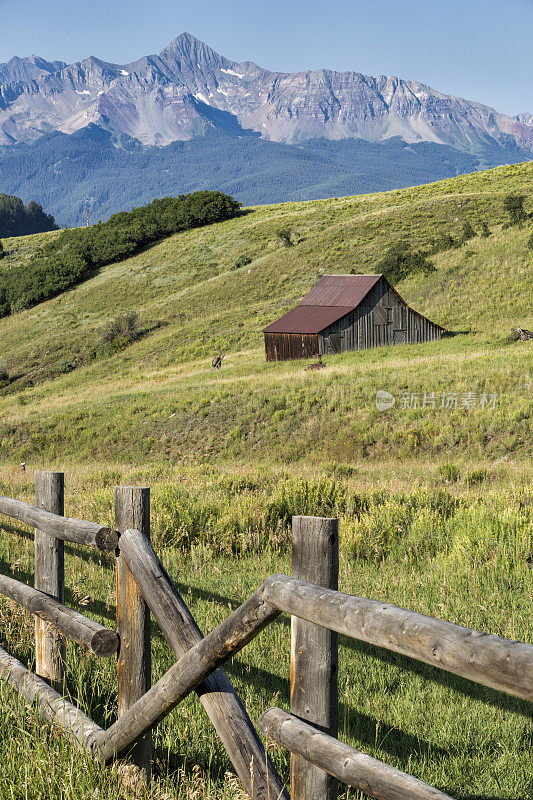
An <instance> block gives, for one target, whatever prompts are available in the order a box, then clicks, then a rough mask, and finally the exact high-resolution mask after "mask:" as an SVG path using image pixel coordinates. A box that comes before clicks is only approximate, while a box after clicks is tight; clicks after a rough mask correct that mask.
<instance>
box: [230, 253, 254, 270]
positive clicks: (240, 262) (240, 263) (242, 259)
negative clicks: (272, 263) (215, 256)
mask: <svg viewBox="0 0 533 800" xmlns="http://www.w3.org/2000/svg"><path fill="white" fill-rule="evenodd" d="M251 263H252V259H251V258H250V256H248V255H246V254H245V253H243V254H242V256H239V258H238V259H237V260H236V262H235V266H234V269H240V268H241V267H245V266H246V265H247V264H251Z"/></svg>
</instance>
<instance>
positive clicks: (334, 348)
mask: <svg viewBox="0 0 533 800" xmlns="http://www.w3.org/2000/svg"><path fill="white" fill-rule="evenodd" d="M329 346H330V350H331V352H332V353H340V352H341V350H342V347H341V335H340V333H330V335H329Z"/></svg>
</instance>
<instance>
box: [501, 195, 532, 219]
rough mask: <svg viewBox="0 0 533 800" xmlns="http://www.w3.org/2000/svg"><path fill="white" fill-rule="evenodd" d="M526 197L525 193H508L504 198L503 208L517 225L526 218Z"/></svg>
mask: <svg viewBox="0 0 533 800" xmlns="http://www.w3.org/2000/svg"><path fill="white" fill-rule="evenodd" d="M525 199H526V197H525V195H523V194H514V193H511V194H508V195H506V196H505V197H504V198H503V210H504V211H505V212H506V213H507V214H508V215H509V222H510V223H511V225H516V224H517V223H518V222H521V221H522V220H524V219H526V217H527V214H526V210H525V208H524V202H525Z"/></svg>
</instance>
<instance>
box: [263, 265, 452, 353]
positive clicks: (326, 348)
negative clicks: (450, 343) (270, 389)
mask: <svg viewBox="0 0 533 800" xmlns="http://www.w3.org/2000/svg"><path fill="white" fill-rule="evenodd" d="M443 330H444V329H443V328H441V327H440V325H436V324H435V323H434V322H431V321H430V320H429V319H426V317H423V316H422V314H419V313H418V311H413V309H412V308H409V306H408V305H407V303H406V302H405V300H403V299H402V298H401V297H400V295H399V294H398V292H397V291H396V289H394V288H393V287H392V286H391V284H390V283H389V282H388V280H387V279H386V278H385V276H384V275H324V276H323V277H322V278H321V279H320V280H319V281H318V283H317V284H316V285H315V286H313V288H312V289H311V291H310V292H309V293H308V294H306V296H305V297H304V298H303V300H302V301H301V302H300V303H299V305H297V306H296V308H294V309H293V310H292V311H289V313H288V314H285V315H284V316H283V317H280V318H279V319H278V320H276V321H275V322H273V323H272V324H271V325H269V326H268V327H267V328H265V329H264V330H263V333H264V334H265V350H266V358H267V361H287V360H288V359H291V358H310V357H312V356H318V355H325V354H327V353H342V352H344V351H345V350H362V349H364V348H367V347H380V346H382V345H388V344H406V343H408V342H409V343H410V342H429V341H431V340H433V339H440V338H441V336H442V333H443Z"/></svg>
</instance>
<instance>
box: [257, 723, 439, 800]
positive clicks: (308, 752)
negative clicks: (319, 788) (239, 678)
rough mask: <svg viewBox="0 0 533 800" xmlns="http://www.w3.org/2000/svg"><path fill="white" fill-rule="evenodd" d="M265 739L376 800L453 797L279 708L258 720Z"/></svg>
mask: <svg viewBox="0 0 533 800" xmlns="http://www.w3.org/2000/svg"><path fill="white" fill-rule="evenodd" d="M259 726H260V728H261V730H262V731H263V733H264V735H265V736H266V737H267V739H270V740H271V741H273V742H276V744H279V745H281V746H282V747H285V748H286V749H287V750H289V751H290V752H291V753H294V754H296V755H299V756H302V758H304V759H305V760H306V761H308V762H309V763H310V764H314V766H316V767H320V769H322V770H324V771H325V772H327V773H328V774H329V775H332V776H333V777H334V778H337V779H338V780H340V781H342V782H343V783H346V784H348V786H353V787H355V788H356V789H359V791H361V792H364V793H365V794H369V795H370V796H371V797H375V798H377V800H453V797H451V796H450V795H449V794H444V792H439V790H438V789H434V788H433V786H429V784H427V783H424V782H423V781H419V780H418V779H417V778H413V776H412V775H408V774H407V773H405V772H401V771H400V770H399V769H396V768H395V767H391V766H389V765H388V764H384V763H383V762H382V761H378V760H377V759H376V758H372V757H371V756H369V755H367V754H366V753H363V752H361V750H356V749H355V748H354V747H350V746H349V745H347V744H344V742H339V740H338V739H335V738H334V737H333V736H328V734H327V733H323V732H322V731H321V730H318V729H317V728H315V727H313V725H309V724H308V723H307V722H303V721H302V720H301V719H299V718H298V717H295V716H294V715H293V714H288V713H287V712H286V711H283V710H282V709H281V708H269V709H268V711H265V713H264V714H263V716H262V717H261V719H260V721H259Z"/></svg>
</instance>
